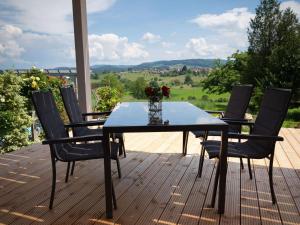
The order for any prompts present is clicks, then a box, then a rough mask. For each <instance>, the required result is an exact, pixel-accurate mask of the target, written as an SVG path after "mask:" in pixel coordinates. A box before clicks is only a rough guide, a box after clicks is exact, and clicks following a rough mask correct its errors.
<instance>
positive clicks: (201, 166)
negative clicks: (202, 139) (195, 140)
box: [198, 146, 205, 177]
mask: <svg viewBox="0 0 300 225" xmlns="http://www.w3.org/2000/svg"><path fill="white" fill-rule="evenodd" d="M204 155H205V149H204V147H203V146H202V148H201V153H200V159H199V167H198V177H201V176H202V168H203V163H204Z"/></svg>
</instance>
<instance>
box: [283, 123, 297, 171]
mask: <svg viewBox="0 0 300 225" xmlns="http://www.w3.org/2000/svg"><path fill="white" fill-rule="evenodd" d="M280 135H282V136H283V137H284V141H283V143H287V144H288V145H289V146H290V148H291V150H293V151H294V152H295V154H296V155H297V156H298V157H297V158H298V159H299V160H300V152H299V146H300V142H298V140H297V138H296V137H295V136H294V135H293V133H292V132H291V130H290V129H281V132H280ZM297 169H300V167H299V168H297Z"/></svg>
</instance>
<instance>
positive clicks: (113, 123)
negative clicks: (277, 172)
mask: <svg viewBox="0 0 300 225" xmlns="http://www.w3.org/2000/svg"><path fill="white" fill-rule="evenodd" d="M155 113H158V116H159V117H160V118H159V119H157V118H156V117H157V115H154V114H155ZM154 114H153V111H149V104H148V102H123V103H120V104H118V105H117V106H116V107H115V108H114V110H113V111H112V113H111V114H110V116H109V118H108V119H107V120H106V122H105V124H104V127H131V126H132V127H145V126H148V127H149V126H197V125H219V126H222V125H227V124H226V123H225V122H223V121H222V120H220V119H218V118H216V117H213V116H212V115H210V114H209V113H207V112H205V111H204V110H202V109H200V108H198V107H196V106H194V105H193V104H191V103H189V102H162V110H161V111H159V112H154ZM153 116H154V117H155V118H154V117H153ZM153 119H154V120H153Z"/></svg>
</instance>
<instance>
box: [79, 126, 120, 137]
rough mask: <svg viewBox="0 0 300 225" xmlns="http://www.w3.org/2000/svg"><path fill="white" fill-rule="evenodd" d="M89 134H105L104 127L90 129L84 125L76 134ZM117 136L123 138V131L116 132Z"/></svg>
mask: <svg viewBox="0 0 300 225" xmlns="http://www.w3.org/2000/svg"><path fill="white" fill-rule="evenodd" d="M87 135H103V131H102V129H90V128H87V127H83V128H80V129H76V136H87ZM114 135H115V137H116V138H118V139H120V138H123V133H116V134H114Z"/></svg>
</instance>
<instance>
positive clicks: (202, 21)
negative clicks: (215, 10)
mask: <svg viewBox="0 0 300 225" xmlns="http://www.w3.org/2000/svg"><path fill="white" fill-rule="evenodd" d="M253 16H254V14H253V13H251V12H250V11H248V9H247V8H234V9H231V10H228V11H226V12H224V13H221V14H202V15H199V16H198V17H196V18H195V19H193V20H191V22H193V23H196V24H197V25H198V26H199V27H202V28H217V29H219V28H221V29H239V30H245V29H246V28H247V27H248V25H249V21H250V19H251V18H252V17H253Z"/></svg>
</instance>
